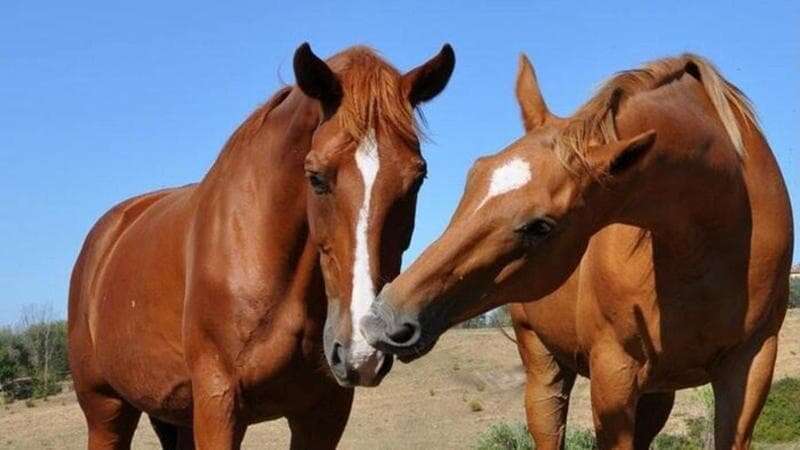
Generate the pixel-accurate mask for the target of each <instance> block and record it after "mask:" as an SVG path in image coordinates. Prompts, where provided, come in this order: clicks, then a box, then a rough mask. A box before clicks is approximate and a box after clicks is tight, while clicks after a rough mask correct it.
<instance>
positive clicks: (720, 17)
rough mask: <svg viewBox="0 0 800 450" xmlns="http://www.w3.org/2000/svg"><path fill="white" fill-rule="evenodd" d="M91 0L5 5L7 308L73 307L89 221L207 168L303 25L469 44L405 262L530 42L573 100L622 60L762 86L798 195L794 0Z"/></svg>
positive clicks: (401, 40) (406, 59) (410, 41)
mask: <svg viewBox="0 0 800 450" xmlns="http://www.w3.org/2000/svg"><path fill="white" fill-rule="evenodd" d="M91 3H93V2H64V1H58V2H55V1H53V2H49V4H45V3H43V2H29V1H17V0H4V1H3V2H2V4H0V255H2V256H0V323H11V322H14V321H15V320H16V318H17V316H18V314H19V311H20V308H21V306H22V305H23V304H26V303H34V302H36V303H52V304H53V305H54V307H55V308H56V310H57V311H59V312H60V313H63V311H64V310H65V305H66V298H67V285H68V279H69V273H70V270H71V268H72V264H73V262H74V260H75V257H76V255H77V253H78V250H79V248H80V245H81V243H82V241H83V239H84V237H85V235H86V233H87V231H88V230H89V228H90V227H91V225H92V224H93V223H94V221H95V220H96V219H97V218H98V217H99V216H100V215H101V214H102V213H103V212H104V211H106V210H107V209H108V208H109V207H110V206H112V205H113V204H114V203H116V202H118V201H120V200H122V199H124V198H126V197H129V196H131V195H134V194H137V193H141V192H144V191H148V190H152V189H157V188H161V187H165V186H173V185H180V184H184V183H188V182H192V181H196V180H198V179H199V178H200V177H201V176H202V175H203V174H204V173H205V171H206V170H207V169H208V167H209V166H210V164H211V163H212V161H213V160H214V159H215V157H216V155H217V152H218V151H219V149H220V146H221V145H222V144H223V143H224V141H225V140H226V138H227V137H228V136H229V134H230V133H231V132H232V130H233V129H234V128H235V127H236V126H237V125H238V124H239V123H240V122H241V121H242V120H243V119H244V118H245V117H246V116H247V115H248V114H249V113H250V111H252V110H253V108H255V107H256V106H257V105H258V104H259V103H261V102H263V101H264V100H265V99H266V98H267V97H268V96H269V95H271V93H272V92H274V91H275V90H276V88H277V87H278V86H279V85H280V83H281V80H283V81H285V82H289V83H291V82H292V79H293V75H292V71H291V56H292V53H293V51H294V49H295V48H296V47H297V46H298V45H299V44H300V43H302V42H303V41H309V42H310V43H311V44H312V46H313V48H314V50H315V51H316V52H317V53H318V54H320V55H324V56H327V55H330V54H332V53H334V52H336V51H338V50H340V49H342V48H344V47H347V46H350V45H352V44H361V43H363V44H368V45H371V46H373V47H375V48H377V49H378V50H380V51H381V52H382V53H383V55H385V56H386V57H387V58H388V59H389V60H390V61H391V62H392V63H394V64H395V65H396V66H397V67H399V68H400V69H402V70H407V69H409V68H411V67H413V66H414V65H416V64H419V63H421V62H422V61H423V60H425V59H426V58H428V57H429V56H431V55H432V54H434V53H435V52H436V51H438V49H439V48H440V47H441V45H442V43H444V42H450V43H452V44H453V46H454V48H455V51H456V56H457V61H458V62H457V64H456V70H455V73H454V75H453V78H452V80H451V82H450V85H449V87H448V88H447V90H446V91H445V92H444V94H443V95H441V96H440V97H438V98H437V99H435V100H434V101H433V102H432V103H431V104H429V105H427V106H426V107H425V113H426V117H427V119H428V122H429V125H430V129H429V133H430V136H431V137H432V138H433V141H432V142H430V143H427V144H425V145H424V147H423V152H424V155H425V157H426V158H427V160H428V163H429V170H430V176H429V178H428V180H427V181H426V183H425V185H424V186H423V188H422V193H421V197H420V202H419V209H418V220H417V229H416V231H415V233H414V240H413V243H412V246H411V249H410V251H409V252H408V254H407V258H406V260H407V261H408V260H410V259H411V258H413V257H415V256H416V255H417V254H418V253H419V251H420V250H421V249H422V248H423V247H424V246H425V244H426V243H428V242H430V241H431V240H432V239H434V238H435V237H436V236H438V234H439V233H440V232H441V230H442V229H443V227H444V225H445V224H446V222H447V220H448V219H449V217H450V214H451V212H452V210H453V208H454V207H455V204H456V201H457V200H458V198H459V197H460V194H461V191H462V187H463V183H464V176H465V174H466V172H467V169H468V168H469V166H470V165H471V163H472V162H473V161H474V159H475V158H476V157H478V156H479V155H482V154H486V153H490V152H494V151H496V150H497V149H499V148H501V147H503V146H504V145H505V144H506V143H508V142H510V141H511V140H513V139H514V138H515V137H517V136H519V135H520V133H521V126H520V121H519V118H518V113H517V106H516V103H515V101H514V97H513V95H512V92H513V89H512V87H513V81H514V76H515V71H516V63H517V55H518V53H519V52H520V51H525V52H527V53H528V55H529V56H530V57H531V59H532V60H533V62H534V65H535V66H536V69H537V72H538V74H539V78H540V82H541V84H542V87H543V90H544V93H545V95H546V98H547V100H548V101H549V104H550V106H551V109H553V110H554V112H556V113H558V114H564V115H566V114H569V113H570V112H572V111H573V110H574V109H575V108H576V107H577V106H578V105H580V104H581V103H582V102H583V101H584V100H585V99H586V98H587V97H588V96H589V95H590V93H591V92H592V89H593V88H594V87H595V86H597V84H598V83H599V82H600V81H601V80H603V79H604V78H606V77H607V76H609V75H610V74H612V73H613V72H614V71H616V70H621V69H625V68H631V67H634V66H635V65H638V64H639V63H642V62H644V61H647V60H649V59H653V58H657V57H661V56H665V55H671V54H675V53H679V52H683V51H693V52H697V53H700V54H702V55H705V56H707V57H709V58H710V59H711V60H713V61H714V62H715V63H716V64H717V65H718V66H719V67H720V68H721V69H722V71H723V73H724V74H725V75H726V76H727V77H728V78H729V79H730V80H731V81H733V82H734V83H736V84H737V85H738V86H739V87H740V88H742V90H744V92H745V93H747V95H749V96H750V98H751V99H752V100H753V102H754V103H755V105H756V107H757V110H758V113H759V116H760V118H761V120H762V123H763V127H764V130H765V131H766V134H767V137H768V139H769V141H770V143H771V144H772V148H773V150H774V151H775V152H776V154H777V157H778V160H779V162H780V165H781V167H782V169H783V173H784V176H785V177H786V180H787V183H788V185H789V189H790V191H791V195H792V197H793V199H794V202H795V204H796V208H795V211H797V209H800V204H797V203H798V199H800V153H798V152H799V151H800V150H798V149H799V148H800V147H798V145H800V144H799V141H800V113H798V107H800V106H799V105H800V3H799V2H796V1H788V0H787V1H782V2H758V1H754V2H732V1H725V2H701V1H670V2H642V1H625V2H609V1H601V2H583V1H581V2H577V1H576V2H568V1H559V2H538V1H537V2H534V1H525V2H501V1H495V2H485V3H487V4H488V5H484V6H477V5H475V6H473V5H472V4H471V3H470V2H452V3H457V4H458V6H450V5H444V4H442V3H445V2H434V1H430V0H407V1H404V2H381V1H374V0H371V1H357V2H325V3H324V4H315V5H311V3H312V2H299V1H286V2H280V3H274V2H264V1H258V2H251V3H250V4H248V5H244V4H242V5H241V6H237V7H235V8H234V7H231V6H229V5H227V3H229V2H214V3H213V4H208V5H206V4H201V3H198V2H192V3H191V4H187V5H182V6H178V5H176V4H175V2H164V1H159V2H150V1H139V2H131V3H135V4H134V5H127V6H112V5H111V3H113V2H97V3H96V4H91ZM334 3H335V6H334ZM447 3H450V2H447ZM474 3H476V4H477V3H478V2H474ZM300 4H303V6H299V5H300ZM795 222H798V214H797V212H795ZM795 253H796V254H797V250H796V251H795ZM797 259H799V258H798V256H795V260H797Z"/></svg>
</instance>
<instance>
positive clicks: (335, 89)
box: [294, 42, 342, 117]
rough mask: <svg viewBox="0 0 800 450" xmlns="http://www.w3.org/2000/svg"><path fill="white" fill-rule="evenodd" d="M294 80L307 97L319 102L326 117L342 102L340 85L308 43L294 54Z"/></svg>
mask: <svg viewBox="0 0 800 450" xmlns="http://www.w3.org/2000/svg"><path fill="white" fill-rule="evenodd" d="M294 78H295V80H297V86H299V87H300V90H301V91H303V93H304V94H306V95H307V96H309V97H311V98H313V99H316V100H319V102H320V103H321V104H322V110H323V112H324V113H325V115H326V116H327V117H330V116H332V115H333V114H334V113H335V112H336V109H337V108H339V104H340V103H341V101H342V85H341V83H339V79H338V78H337V77H336V74H334V73H333V71H332V70H331V68H330V67H328V65H327V64H325V61H323V60H321V59H319V57H317V55H315V54H314V52H312V51H311V46H310V45H308V42H304V43H303V45H301V46H300V47H298V48H297V50H296V51H295V52H294Z"/></svg>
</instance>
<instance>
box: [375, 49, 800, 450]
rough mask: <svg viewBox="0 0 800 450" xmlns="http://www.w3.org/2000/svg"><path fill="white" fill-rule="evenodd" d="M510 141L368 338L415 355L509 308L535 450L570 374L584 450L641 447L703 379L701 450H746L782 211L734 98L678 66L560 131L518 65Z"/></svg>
mask: <svg viewBox="0 0 800 450" xmlns="http://www.w3.org/2000/svg"><path fill="white" fill-rule="evenodd" d="M517 97H518V100H519V103H520V105H521V107H522V117H523V122H524V125H525V130H526V134H525V136H523V137H522V138H520V139H519V140H517V141H516V142H514V143H512V144H511V145H510V146H509V147H507V148H506V149H505V150H503V151H501V152H499V153H497V154H495V155H492V156H488V157H485V158H481V159H479V160H478V162H476V163H475V165H474V166H473V167H472V170H471V171H470V174H469V176H468V180H467V186H466V189H465V192H464V196H463V197H462V199H461V202H460V203H459V205H458V208H457V210H456V212H455V214H454V216H453V218H452V220H451V222H450V224H449V225H448V227H447V229H446V230H445V232H444V233H443V234H442V236H441V237H440V238H439V239H438V240H437V241H435V242H434V243H433V244H431V245H430V246H429V247H428V248H427V249H426V250H425V251H424V252H423V253H422V255H421V256H420V257H419V258H418V259H417V260H416V261H415V262H414V263H413V264H412V265H411V266H410V267H409V268H408V269H407V270H406V271H404V272H403V273H401V274H400V275H399V276H398V278H396V279H395V280H394V281H392V282H391V283H390V284H388V285H386V286H385V287H384V289H383V290H382V292H381V293H380V294H379V296H378V300H377V301H376V302H375V303H374V304H373V307H372V314H371V315H369V316H367V317H365V319H364V320H363V321H362V330H363V331H364V333H365V335H366V336H367V339H368V340H369V342H370V343H371V344H373V345H375V346H376V348H378V349H381V350H383V351H387V352H391V353H395V354H397V355H399V356H400V358H402V359H413V358H416V357H418V356H420V355H422V354H424V353H425V352H427V351H428V350H430V348H431V347H432V346H433V345H434V344H435V342H436V339H437V338H438V337H439V335H440V334H441V333H442V332H444V331H445V330H446V329H447V328H449V327H451V326H453V325H454V324H457V323H459V322H461V321H463V320H465V319H467V318H470V317H472V316H475V315H477V314H480V313H482V312H485V311H488V310H490V309H492V308H495V307H497V306H499V305H502V304H506V303H516V304H514V305H512V307H511V312H512V316H513V319H514V327H515V330H516V334H517V338H518V342H519V351H520V354H521V356H522V359H523V362H524V365H525V367H526V369H527V376H528V383H527V390H526V395H525V398H526V411H527V416H528V426H529V430H530V432H531V434H532V435H533V438H534V440H535V441H536V448H537V449H559V448H563V447H564V431H565V421H566V417H567V406H568V402H569V394H570V390H571V388H572V385H573V382H574V380H575V377H576V374H580V375H583V376H587V377H589V376H590V377H591V402H592V411H593V416H594V423H595V428H596V432H597V439H598V445H599V446H600V448H602V449H611V448H616V449H630V448H636V449H647V448H649V446H650V443H651V442H652V440H653V438H654V437H655V436H656V434H657V433H658V432H659V431H660V430H661V428H662V427H663V425H664V423H665V422H666V420H667V417H668V416H669V413H670V411H671V409H672V405H673V400H674V395H675V394H674V392H675V390H677V389H683V388H688V387H692V386H698V385H701V384H704V383H708V382H710V383H711V384H712V386H713V389H714V398H715V417H714V419H715V427H714V428H715V443H716V447H717V448H718V449H730V448H736V449H740V448H747V447H748V446H749V443H750V437H751V434H752V431H753V426H754V425H755V422H756V419H757V418H758V415H759V412H760V411H761V408H762V406H763V404H764V401H765V399H766V396H767V393H768V391H769V388H770V383H771V380H772V373H773V367H774V363H775V355H776V349H777V345H778V331H779V329H780V327H781V324H782V323H783V318H784V315H785V312H786V305H787V298H788V289H789V284H788V283H789V282H788V279H789V278H788V275H789V269H790V263H791V261H792V246H793V242H792V241H793V230H792V226H793V225H792V214H791V207H790V205H789V199H788V196H787V192H786V187H785V185H784V182H783V178H782V176H781V173H780V170H779V168H778V165H777V164H776V162H775V158H774V156H773V154H772V151H771V150H770V148H769V145H768V144H767V142H766V140H765V139H764V136H763V135H762V133H761V131H760V129H759V127H758V125H757V123H756V120H755V117H754V114H753V112H752V109H751V107H750V106H749V104H748V102H747V100H746V98H745V97H744V95H743V94H742V93H741V92H739V91H738V89H736V88H735V87H734V86H733V85H731V84H730V83H728V82H727V81H726V80H724V79H723V78H722V76H721V75H720V74H719V72H718V71H717V70H716V69H715V68H714V67H713V66H712V65H711V64H710V63H709V62H708V61H706V60H704V59H703V58H701V57H698V56H696V55H684V56H680V57H677V58H667V59H662V60H658V61H655V62H653V63H651V64H649V65H647V66H645V67H643V68H641V69H638V70H632V71H627V72H623V73H621V74H619V75H617V76H615V77H614V78H612V79H611V80H610V81H609V82H608V83H606V84H605V85H604V87H603V88H601V89H600V91H599V93H598V94H597V95H596V96H595V97H594V98H592V99H591V100H590V101H589V102H588V103H587V104H586V105H584V106H583V107H582V108H581V109H579V110H578V112H577V113H576V114H575V115H574V116H572V117H569V118H560V117H556V116H554V115H553V114H551V113H550V112H549V111H548V109H547V106H546V104H545V102H544V100H543V98H542V96H541V93H540V91H539V88H538V86H537V83H536V77H535V75H534V72H533V68H532V67H531V65H530V63H529V62H528V60H527V58H525V57H524V56H523V57H522V58H521V60H520V71H519V75H518V79H517Z"/></svg>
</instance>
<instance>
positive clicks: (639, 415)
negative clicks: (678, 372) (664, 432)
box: [634, 392, 675, 450]
mask: <svg viewBox="0 0 800 450" xmlns="http://www.w3.org/2000/svg"><path fill="white" fill-rule="evenodd" d="M674 404H675V392H657V393H652V394H644V395H642V396H641V397H640V398H639V401H638V402H637V405H636V431H635V435H634V448H636V450H648V449H649V448H650V444H651V443H652V442H653V439H655V438H656V436H657V435H658V433H660V432H661V429H662V428H664V425H666V423H667V419H669V413H670V412H672V406H673V405H674Z"/></svg>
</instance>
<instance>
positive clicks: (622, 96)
mask: <svg viewBox="0 0 800 450" xmlns="http://www.w3.org/2000/svg"><path fill="white" fill-rule="evenodd" d="M686 73H689V74H691V75H692V76H694V77H696V78H697V79H698V80H700V82H701V83H702V85H703V87H704V89H705V92H706V94H707V95H708V97H709V99H710V101H711V103H712V105H713V106H714V109H715V110H716V111H717V114H718V115H719V118H720V120H721V122H722V125H723V126H724V127H725V130H726V131H727V134H728V136H729V137H730V139H731V142H732V143H733V146H734V148H735V149H736V152H737V153H738V154H739V155H740V156H741V157H744V156H745V155H746V149H745V146H744V143H743V141H742V133H741V130H740V124H739V121H737V118H736V114H735V113H734V109H735V110H736V112H737V113H738V115H739V117H741V118H742V121H743V122H744V125H745V126H747V127H748V128H751V127H752V128H755V129H756V130H758V131H760V128H759V126H758V121H757V119H756V115H755V112H754V111H753V107H752V105H751V104H750V101H749V100H748V98H747V97H746V96H745V95H744V94H743V93H742V92H741V91H740V90H739V89H738V88H737V87H736V86H734V85H732V84H731V83H729V82H728V81H727V80H725V79H724V78H723V77H722V75H720V73H719V71H718V70H717V69H716V68H715V67H714V66H713V65H712V64H711V63H710V62H709V61H708V60H706V59H705V58H703V57H700V56H697V55H693V54H684V55H681V56H679V57H675V58H664V59H659V60H656V61H653V62H651V63H649V64H646V65H645V66H644V67H642V68H639V69H633V70H627V71H624V72H620V73H618V74H616V75H615V76H613V77H612V78H611V79H609V80H608V81H606V82H605V83H604V84H603V85H602V86H601V87H600V89H598V91H597V93H596V94H595V95H594V96H593V97H592V98H591V99H590V100H589V101H588V102H586V103H585V104H584V105H583V106H582V107H581V108H580V109H578V111H577V112H576V113H575V115H574V116H572V117H571V118H570V119H569V121H568V123H567V125H566V127H565V129H564V130H563V131H562V132H561V133H560V135H559V137H558V138H557V139H556V151H557V152H558V153H559V157H560V158H561V159H562V161H564V162H565V163H566V164H568V166H570V167H572V166H573V163H574V162H575V160H576V159H577V162H579V163H580V165H582V166H584V167H586V165H587V162H586V154H585V152H586V149H587V148H588V147H589V146H590V145H602V144H607V143H610V142H614V141H616V140H617V132H616V126H615V121H614V117H615V116H616V113H617V111H618V110H619V107H620V105H621V104H622V103H623V102H624V101H625V100H626V99H629V98H631V97H633V96H634V95H636V94H638V93H640V92H645V91H650V90H654V89H658V88H659V87H661V86H664V85H666V84H669V83H671V82H672V81H675V80H677V79H679V78H680V77H681V76H683V75H684V74H686Z"/></svg>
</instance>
